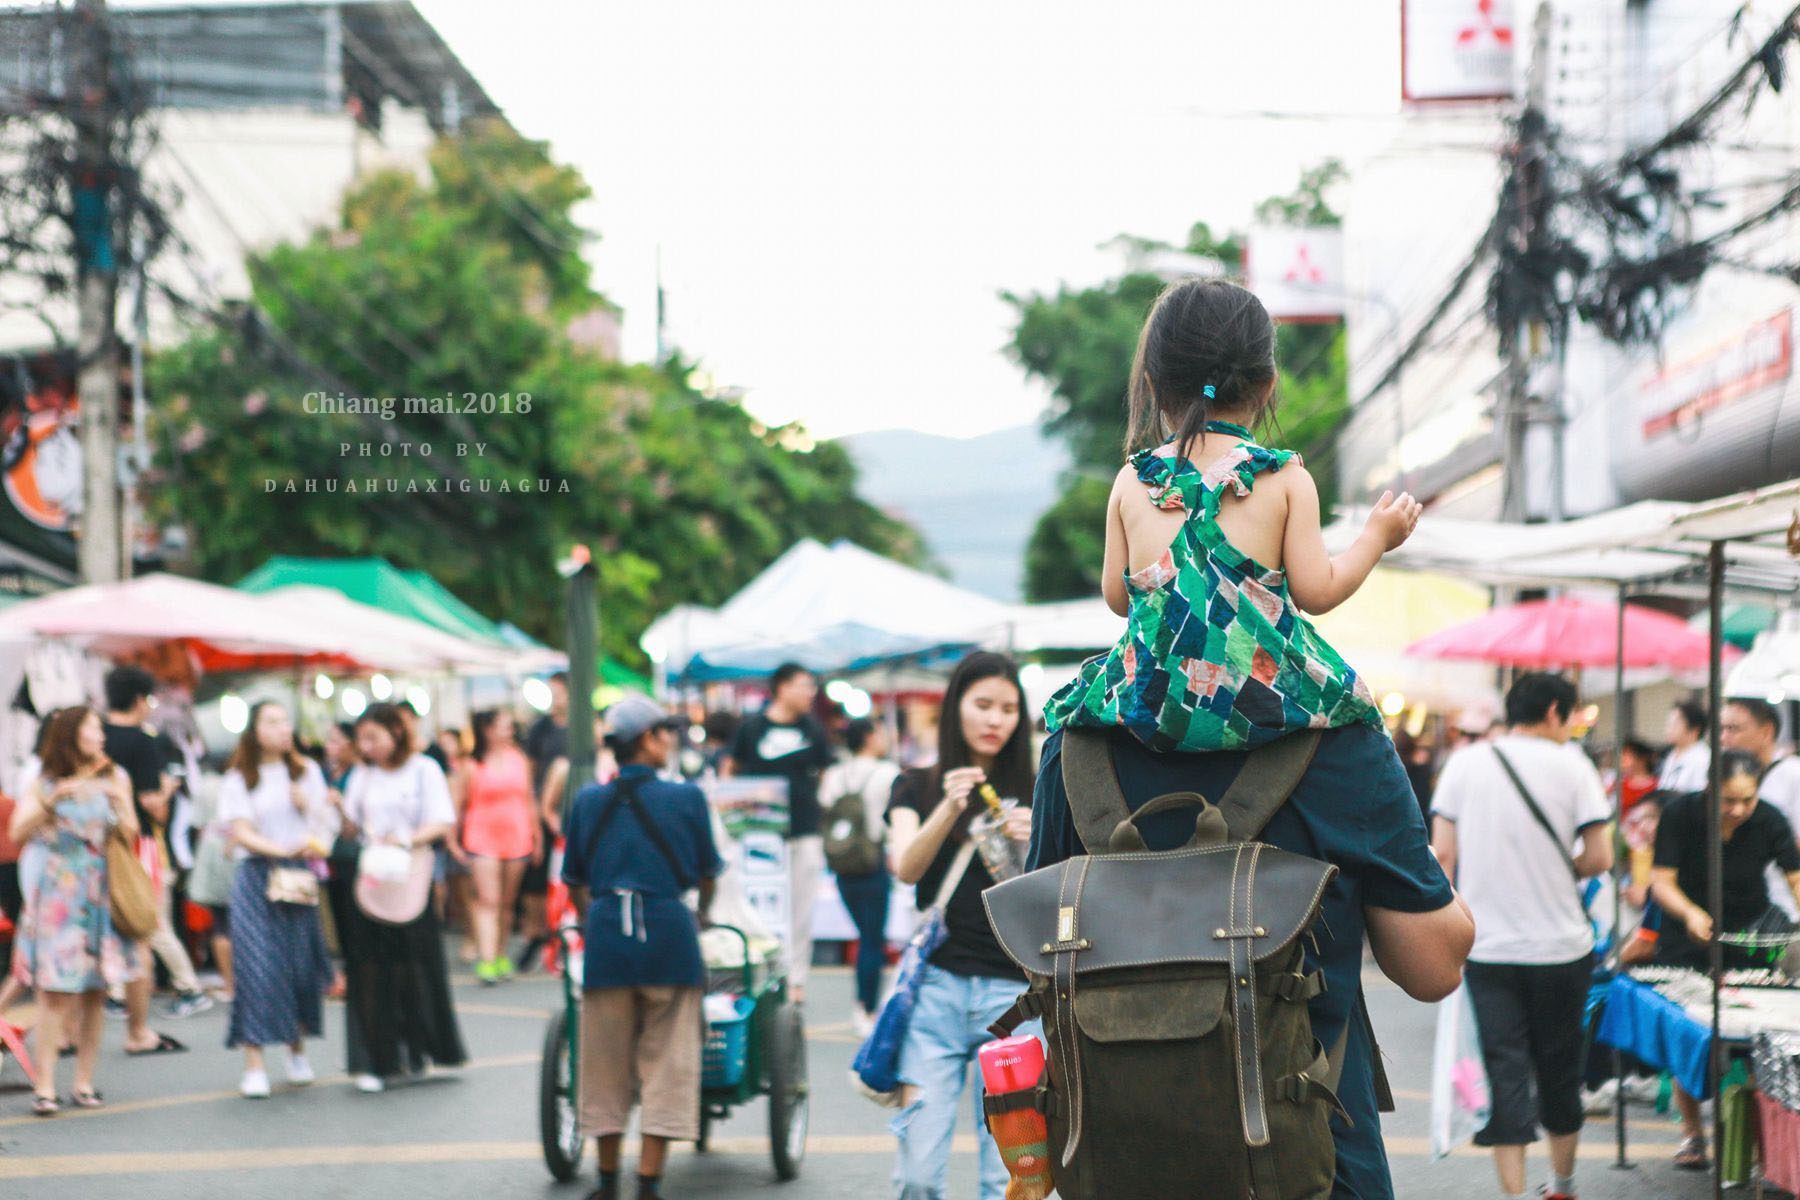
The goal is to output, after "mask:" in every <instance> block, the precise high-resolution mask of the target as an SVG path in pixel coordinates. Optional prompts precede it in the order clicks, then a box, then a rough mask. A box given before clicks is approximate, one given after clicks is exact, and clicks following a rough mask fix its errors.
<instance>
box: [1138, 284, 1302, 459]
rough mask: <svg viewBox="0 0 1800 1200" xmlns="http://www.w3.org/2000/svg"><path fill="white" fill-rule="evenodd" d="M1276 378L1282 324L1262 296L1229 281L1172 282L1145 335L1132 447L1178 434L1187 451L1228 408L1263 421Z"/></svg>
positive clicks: (1180, 445)
mask: <svg viewBox="0 0 1800 1200" xmlns="http://www.w3.org/2000/svg"><path fill="white" fill-rule="evenodd" d="M1274 382H1275V322H1273V321H1271V320H1270V319H1269V310H1268V309H1266V308H1264V307H1263V305H1262V301H1261V300H1258V299H1257V298H1256V297H1255V296H1253V295H1251V294H1250V293H1249V292H1248V291H1246V290H1245V289H1243V288H1241V287H1239V286H1238V285H1237V284H1235V283H1230V282H1228V281H1226V280H1223V279H1183V280H1181V281H1180V282H1178V283H1172V284H1170V285H1169V286H1168V287H1166V288H1164V289H1163V293H1162V295H1160V296H1158V297H1157V298H1156V303H1155V304H1153V305H1151V307H1150V316H1149V317H1148V318H1147V319H1146V320H1145V321H1144V331H1143V333H1142V334H1140V335H1139V336H1138V348H1137V359H1136V361H1134V362H1133V363H1132V364H1131V388H1130V393H1129V394H1130V397H1131V424H1130V428H1129V430H1128V431H1127V432H1126V434H1125V453H1126V454H1131V453H1134V452H1135V451H1137V450H1141V449H1143V448H1144V447H1146V446H1154V445H1156V444H1157V443H1158V442H1160V441H1162V440H1163V439H1164V438H1172V439H1173V440H1174V442H1175V452H1176V453H1177V454H1180V455H1183V456H1185V455H1186V454H1187V451H1188V447H1189V446H1190V445H1192V444H1193V443H1194V442H1196V441H1198V440H1199V439H1200V437H1201V435H1203V434H1204V433H1205V432H1206V423H1207V421H1209V420H1211V419H1212V417H1213V415H1214V414H1216V413H1220V412H1229V413H1231V414H1233V415H1243V414H1247V415H1248V416H1249V420H1250V423H1251V424H1255V423H1256V422H1257V421H1260V420H1261V419H1262V418H1263V417H1264V416H1265V415H1266V413H1267V411H1268V410H1269V409H1270V408H1272V407H1274V395H1275V393H1274V391H1273V389H1272V388H1271V387H1270V385H1271V384H1272V383H1274ZM1209 387H1210V388H1212V395H1211V396H1210V397H1209V396H1208V395H1207V394H1206V389H1207V388H1209Z"/></svg>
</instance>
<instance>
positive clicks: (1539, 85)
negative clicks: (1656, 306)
mask: <svg viewBox="0 0 1800 1200" xmlns="http://www.w3.org/2000/svg"><path fill="white" fill-rule="evenodd" d="M1550 25H1551V17H1550V5H1549V2H1548V0H1545V2H1544V3H1542V4H1540V5H1538V10H1537V15H1536V17H1535V18H1534V19H1533V20H1532V25H1531V62H1530V64H1529V65H1528V66H1527V67H1526V72H1525V107H1524V111H1523V112H1521V113H1520V116H1519V137H1518V141H1517V143H1516V144H1515V145H1514V146H1513V150H1512V153H1513V181H1514V182H1513V188H1514V211H1513V214H1512V216H1513V224H1512V228H1511V229H1509V230H1507V231H1506V232H1505V234H1504V236H1506V237H1508V238H1510V239H1513V241H1514V244H1515V245H1517V246H1519V247H1521V248H1524V249H1527V250H1529V248H1531V247H1533V246H1535V245H1536V244H1537V243H1538V241H1539V239H1540V238H1541V237H1542V236H1543V233H1544V222H1545V221H1546V219H1547V218H1548V216H1549V204H1548V202H1547V200H1546V199H1545V182H1546V181H1545V179H1544V135H1545V127H1546V123H1547V121H1548V117H1547V115H1546V113H1547V109H1548V91H1549V85H1548V81H1549V75H1550V70H1549V68H1550ZM1543 332H1544V331H1543V330H1542V328H1541V327H1540V326H1538V325H1537V324H1536V323H1535V322H1530V321H1521V322H1519V323H1518V324H1517V325H1516V326H1514V327H1512V328H1503V329H1501V330H1500V349H1501V353H1502V354H1503V355H1504V356H1505V357H1506V372H1505V382H1504V384H1503V387H1502V399H1501V402H1500V406H1499V416H1500V435H1501V446H1500V456H1501V457H1500V472H1501V476H1500V479H1501V501H1500V519H1501V520H1502V521H1508V522H1514V523H1522V522H1523V521H1524V520H1525V517H1526V505H1525V492H1526V477H1525V432H1526V430H1527V429H1528V428H1529V427H1530V420H1531V417H1530V411H1529V410H1530V405H1531V395H1530V375H1531V362H1532V359H1533V358H1535V357H1537V356H1538V355H1539V354H1540V353H1542V351H1543V346H1542V345H1541V338H1542V334H1543Z"/></svg>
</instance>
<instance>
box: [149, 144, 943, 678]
mask: <svg viewBox="0 0 1800 1200" xmlns="http://www.w3.org/2000/svg"><path fill="white" fill-rule="evenodd" d="M587 194H588V191H587V187H586V184H585V183H583V182H582V180H581V178H580V176H579V175H578V174H576V173H575V172H574V171H573V170H571V169H569V168H567V167H563V166H559V165H557V164H555V163H554V162H552V161H551V159H550V157H549V155H548V153H547V151H546V149H545V147H544V146H543V145H542V144H539V143H533V142H527V141H524V140H522V139H520V138H518V137H517V136H516V135H514V134H512V133H511V132H510V131H507V130H505V129H503V128H499V127H496V128H490V129H487V130H483V131H480V132H479V133H476V134H473V135H470V136H468V137H466V138H464V139H463V140H461V141H458V142H454V143H451V142H445V143H443V144H441V145H440V146H439V147H437V148H436V149H435V150H434V151H433V153H432V155H431V172H430V178H429V180H427V181H424V182H421V181H420V180H419V179H417V178H415V177H414V176H412V175H409V174H405V173H400V172H392V173H383V174H378V175H375V176H373V177H371V178H369V179H368V180H366V181H365V182H364V183H362V184H361V185H360V186H359V187H358V188H357V189H356V190H355V191H354V192H352V193H351V194H350V195H349V196H347V197H346V199H345V201H344V204H343V214H342V221H341V223H340V225H339V226H338V227H337V228H334V229H330V230H325V231H321V232H319V233H317V234H315V235H314V236H313V237H311V238H309V239H308V240H307V241H305V242H302V243H297V244H288V245H282V246H278V247H276V248H274V249H272V250H270V251H269V252H267V253H266V254H263V255H259V256H258V257H256V258H255V259H254V260H252V261H251V262H250V263H249V273H250V277H251V280H252V284H253V288H254V306H253V307H252V308H250V309H247V310H245V311H244V312H243V313H241V314H239V316H238V317H237V319H234V320H230V321H225V322H221V323H220V325H219V327H218V328H216V329H212V330H208V331H206V332H203V333H200V334H197V335H196V336H194V337H192V338H190V339H189V340H188V341H186V342H184V343H182V344H180V345H177V346H174V347H172V348H170V349H167V350H165V351H162V352H161V353H159V354H158V355H157V356H156V358H155V359H154V361H153V362H152V364H151V373H150V383H151V386H152V389H153V390H152V395H153V396H154V397H155V398H156V404H155V409H154V412H153V422H154V425H153V428H154V432H155V439H156V450H157V456H156V466H155V470H154V472H153V474H152V476H151V479H150V481H149V484H150V486H149V487H148V488H147V497H148V498H147V503H148V505H149V507H150V511H151V514H152V516H153V517H154V518H155V519H157V520H158V522H159V523H172V524H179V525H180V526H182V527H183V528H184V529H185V530H186V531H187V533H188V535H189V547H188V551H187V554H188V557H189V562H188V563H187V564H186V565H188V566H189V567H191V568H192V569H193V570H195V571H196V573H198V574H200V575H201V576H203V577H205V578H210V579H216V580H222V581H226V582H230V581H233V580H235V579H237V578H239V577H241V576H242V575H244V574H246V573H247V572H249V571H250V570H252V569H253V568H255V567H256V566H258V565H259V564H260V563H261V562H262V561H263V560H264V559H266V558H267V557H268V556H269V555H271V554H304V555H380V556H383V557H386V558H388V559H390V560H392V561H393V562H395V563H396V564H398V565H400V566H402V567H409V568H421V569H424V570H427V571H430V572H431V573H432V574H433V575H435V576H436V577H437V578H438V579H440V580H441V581H442V582H443V583H444V585H445V586H447V587H449V588H450V589H451V590H452V591H455V592H457V593H458V594H459V595H461V596H463V597H464V598H465V599H467V600H468V601H469V602H470V603H471V604H473V605H474V606H475V607H477V608H479V609H481V610H483V611H485V612H488V613H490V614H492V615H494V616H497V617H502V618H505V619H509V620H511V621H513V622H515V623H517V624H518V625H520V626H521V627H522V628H524V629H525V630H527V631H528V632H530V633H532V634H534V635H536V636H538V637H540V638H543V639H545V640H546V641H550V642H552V643H560V642H561V641H562V627H563V626H562V622H563V616H562V588H561V585H560V583H559V581H558V579H557V576H556V574H555V572H554V566H553V564H554V559H555V557H556V556H557V554H558V553H559V552H561V551H563V550H565V549H566V548H567V546H568V545H569V544H570V543H572V542H575V541H582V542H587V543H588V544H590V545H591V546H592V547H593V548H594V550H595V552H596V554H597V556H598V557H599V559H600V562H601V568H602V569H601V590H600V600H601V633H602V641H603V644H604V648H605V649H606V650H607V652H608V653H610V654H612V655H614V656H615V657H619V658H621V659H624V660H626V661H630V662H634V663H641V661H642V657H641V654H640V653H639V651H638V649H637V645H636V642H637V638H638V636H639V635H640V634H641V633H642V631H643V629H644V627H645V625H646V624H648V622H649V621H650V620H652V619H654V617H655V616H656V615H657V614H658V613H659V612H662V611H664V610H666V609H668V608H669V607H671V606H673V605H675V604H678V603H683V602H692V603H699V604H717V603H719V602H720V601H722V600H724V599H726V598H727V597H729V596H730V595H731V594H732V593H733V592H734V591H736V590H737V589H738V588H739V587H741V586H742V585H743V584H744V583H745V582H747V581H748V580H749V579H750V578H751V577H752V576H754V575H755V574H756V572H758V571H760V570H761V569H762V568H763V567H764V566H766V565H768V563H769V562H770V561H772V560H773V559H774V558H775V557H776V556H777V555H778V554H780V553H781V552H782V551H784V550H785V549H787V547H788V546H790V545H791V544H792V543H793V542H794V541H795V540H796V539H798V538H801V537H809V536H810V537H817V538H820V539H823V540H832V539H836V538H849V539H851V540H853V541H856V542H859V543H861V544H863V545H865V546H868V547H869V548H871V549H873V550H876V551H878V552H880V553H884V554H890V555H894V556H896V557H900V558H902V559H906V560H910V561H916V560H917V559H918V558H919V557H920V555H921V548H920V545H919V541H918V538H917V535H916V534H914V533H913V532H912V531H911V530H909V529H907V528H906V527H904V526H902V525H900V524H899V523H897V522H895V521H893V520H892V519H890V518H888V517H887V516H885V515H883V514H882V513H880V512H878V511H877V510H876V509H874V508H873V507H872V506H870V505H869V504H867V503H866V502H864V501H863V500H861V499H859V498H858V497H857V495H856V492H855V488H856V472H855V468H854V466H853V464H852V463H851V460H850V458H849V456H848V454H847V453H846V452H845V451H844V450H843V449H842V448H840V447H838V446H836V445H832V444H819V445H814V444H813V442H812V441H811V439H810V438H808V437H807V435H806V434H805V431H804V430H802V429H800V428H798V427H797V426H787V427H781V428H775V429H769V428H765V427H763V426H762V425H761V424H759V423H758V422H757V421H756V420H755V419H754V418H753V417H751V416H750V414H748V413H747V412H745V411H744V410H743V409H742V408H741V407H740V406H739V405H738V404H737V403H735V402H733V401H731V400H728V399H719V398H714V397H711V396H708V395H705V394H702V393H701V392H700V391H698V390H696V389H695V387H694V386H692V384H691V383H690V380H691V379H692V378H694V377H695V375H696V372H695V370H694V364H693V363H691V362H689V361H686V360H683V359H681V358H680V357H675V358H672V359H671V360H670V361H668V362H666V363H663V364H661V365H657V366H647V365H628V364H622V363H618V362H612V361H608V360H606V359H604V358H602V357H600V356H598V355H596V354H594V353H592V352H590V351H588V350H586V349H584V348H582V347H581V346H580V345H578V344H577V343H576V342H575V341H573V340H572V339H571V338H570V336H569V334H568V332H567V330H568V326H569V322H570V321H571V320H572V319H573V318H576V317H580V316H582V315H584V314H589V313H592V312H594V311H595V310H597V309H603V308H605V307H607V302H606V301H605V299H604V298H603V297H601V296H600V295H599V294H598V293H596V292H594V291H593V289H592V288H591V286H590V284H589V281H588V273H587V266H586V263H585V261H584V260H583V258H582V257H581V253H580V250H581V246H582V244H583V238H584V235H583V234H582V232H581V231H580V230H579V229H578V228H577V227H576V226H575V224H574V223H573V221H572V219H571V218H570V211H571V209H572V208H573V206H574V205H575V204H577V203H579V202H580V201H581V200H582V199H584V198H585V197H586V196H587ZM340 390H341V391H342V392H344V393H347V394H348V395H349V396H351V397H395V398H397V399H398V400H399V403H398V404H396V406H395V409H394V410H393V413H392V416H391V418H390V417H388V416H386V415H385V414H380V413H377V414H368V413H360V414H359V413H331V412H320V411H319V409H320V408H321V393H323V394H324V399H325V400H327V401H335V400H337V399H338V398H339V395H340ZM406 397H423V398H427V399H431V398H438V397H448V398H449V400H450V405H449V406H448V408H447V409H446V408H445V407H443V406H433V407H431V408H430V409H429V410H427V411H408V410H407V408H406V405H405V401H404V398H406ZM525 397H529V399H526V398H525ZM427 447H428V448H429V450H428V451H427Z"/></svg>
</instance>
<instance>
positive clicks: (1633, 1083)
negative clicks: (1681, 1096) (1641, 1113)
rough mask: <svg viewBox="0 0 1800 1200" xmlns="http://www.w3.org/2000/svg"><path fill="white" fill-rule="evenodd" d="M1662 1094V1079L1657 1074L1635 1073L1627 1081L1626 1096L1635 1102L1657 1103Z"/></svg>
mask: <svg viewBox="0 0 1800 1200" xmlns="http://www.w3.org/2000/svg"><path fill="white" fill-rule="evenodd" d="M1661 1094H1662V1080H1661V1079H1660V1078H1659V1077H1657V1076H1655V1075H1633V1076H1632V1077H1631V1078H1629V1079H1627V1080H1626V1081H1625V1098H1626V1099H1627V1100H1630V1101H1631V1102H1632V1103H1634V1104H1655V1103H1656V1098H1657V1097H1658V1096H1660V1095H1661Z"/></svg>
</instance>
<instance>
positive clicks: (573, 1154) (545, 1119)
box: [538, 1009, 587, 1183]
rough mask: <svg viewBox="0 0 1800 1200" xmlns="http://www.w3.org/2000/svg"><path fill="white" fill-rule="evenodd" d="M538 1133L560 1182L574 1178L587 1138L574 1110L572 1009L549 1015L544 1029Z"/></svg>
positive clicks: (547, 1158) (549, 1163)
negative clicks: (571, 1048) (570, 1033)
mask: <svg viewBox="0 0 1800 1200" xmlns="http://www.w3.org/2000/svg"><path fill="white" fill-rule="evenodd" d="M538 1136H539V1138H540V1139H541V1140H542V1141H543V1144H544V1165H545V1166H546V1167H549V1168H550V1174H551V1175H552V1176H553V1177H554V1178H555V1179H556V1180H557V1181H558V1182H560V1183H567V1182H569V1180H571V1179H573V1178H575V1172H576V1171H577V1170H578V1169H579V1168H580V1166H581V1153H582V1151H583V1150H584V1149H585V1148H586V1144H587V1139H586V1138H584V1137H582V1136H581V1122H580V1121H579V1120H578V1119H577V1116H576V1111H575V1064H574V1063H573V1062H571V1061H570V1059H569V1013H568V1010H567V1009H564V1010H563V1011H562V1012H559V1013H557V1014H556V1015H555V1016H553V1017H551V1018H550V1024H549V1026H548V1027H547V1028H546V1029H545V1030H544V1056H543V1063H542V1065H541V1066H540V1067H539V1069H538Z"/></svg>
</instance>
